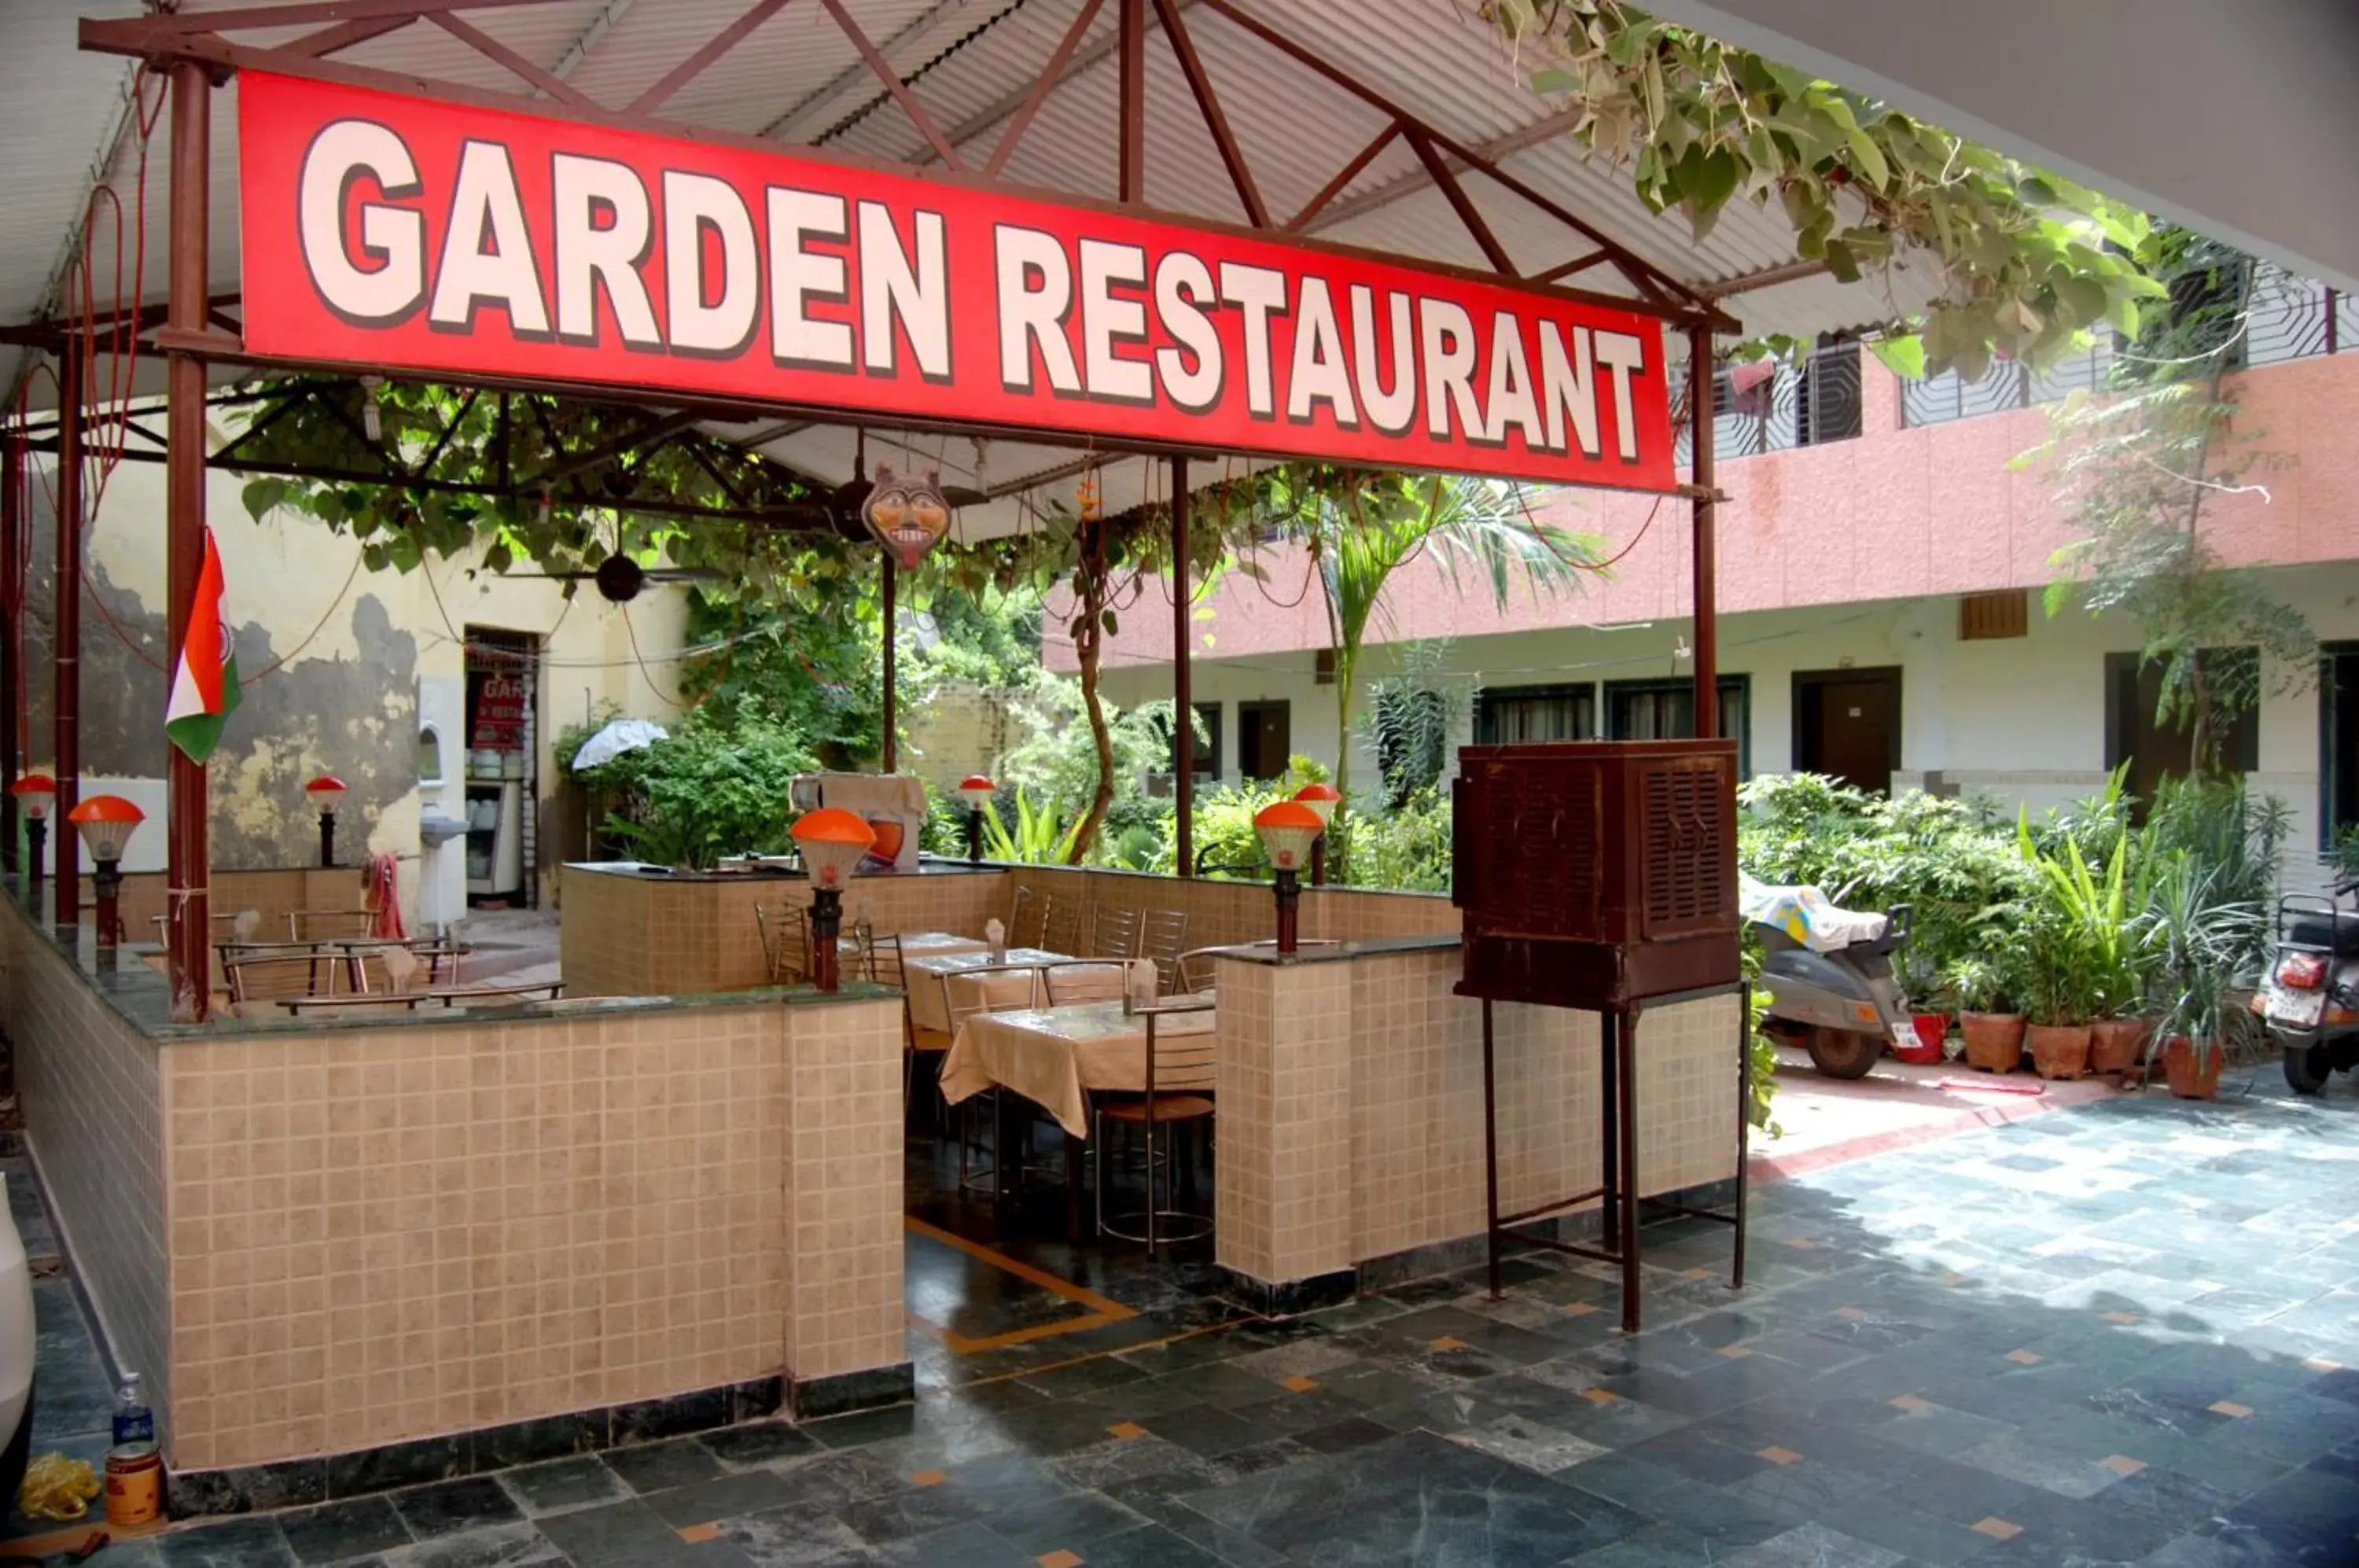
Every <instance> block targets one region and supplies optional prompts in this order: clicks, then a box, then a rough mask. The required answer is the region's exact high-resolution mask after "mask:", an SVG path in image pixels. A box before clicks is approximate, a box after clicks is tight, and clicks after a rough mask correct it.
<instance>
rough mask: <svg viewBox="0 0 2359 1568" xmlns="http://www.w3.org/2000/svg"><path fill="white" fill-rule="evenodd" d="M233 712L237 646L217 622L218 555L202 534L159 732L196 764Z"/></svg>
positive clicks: (219, 593)
mask: <svg viewBox="0 0 2359 1568" xmlns="http://www.w3.org/2000/svg"><path fill="white" fill-rule="evenodd" d="M236 711H237V645H236V643H235V642H234V641H233V640H232V639H231V637H230V631H229V626H228V624H227V623H225V622H224V621H223V619H222V566H221V552H220V551H219V550H215V549H214V548H213V531H212V529H211V528H207V529H206V530H205V564H204V570H202V571H201V572H198V573H197V596H196V600H195V602H194V603H193V604H190V606H189V631H188V637H187V638H186V639H185V640H184V641H182V643H181V644H180V662H179V666H178V668H176V669H175V670H173V672H172V701H171V702H170V704H169V705H168V707H167V708H166V709H165V712H164V733H165V734H166V735H169V736H171V738H172V744H173V745H174V746H179V748H180V750H181V751H182V752H183V753H184V754H186V755H187V757H188V758H189V760H190V761H191V762H194V763H199V764H202V763H203V762H204V761H205V760H206V759H207V758H209V757H212V754H213V747H215V746H219V745H220V744H221V733H222V724H223V722H224V721H226V720H227V719H228V718H229V716H230V714H232V713H235V712H236Z"/></svg>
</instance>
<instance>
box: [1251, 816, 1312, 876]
mask: <svg viewBox="0 0 2359 1568" xmlns="http://www.w3.org/2000/svg"><path fill="white" fill-rule="evenodd" d="M1326 831H1327V824H1326V823H1325V822H1321V821H1320V820H1319V813H1318V812H1317V811H1312V810H1311V809H1310V806H1309V805H1308V804H1306V803H1305V802H1303V801H1300V800H1280V801H1278V802H1277V804H1276V805H1274V806H1264V807H1263V808H1262V809H1261V811H1259V812H1258V813H1257V814H1256V816H1255V817H1254V832H1255V833H1258V834H1260V835H1261V846H1262V848H1263V849H1265V850H1266V851H1268V852H1269V863H1270V864H1271V865H1272V866H1277V868H1278V869H1279V870H1280V871H1299V870H1301V869H1302V867H1303V866H1305V865H1307V864H1308V863H1309V862H1310V846H1311V844H1314V843H1316V842H1317V841H1318V838H1319V835H1320V834H1321V833H1324V832H1326Z"/></svg>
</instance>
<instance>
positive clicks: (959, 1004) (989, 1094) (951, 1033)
mask: <svg viewBox="0 0 2359 1568" xmlns="http://www.w3.org/2000/svg"><path fill="white" fill-rule="evenodd" d="M1040 968H1041V966H1040V965H1039V964H983V965H980V966H978V967H976V968H973V969H961V970H957V971H955V972H952V973H948V974H942V975H935V976H934V979H935V980H936V982H937V983H939V984H940V986H941V995H942V1017H943V1018H944V1019H945V1020H946V1021H947V1022H948V1023H949V1025H950V1028H949V1029H946V1030H943V1031H940V1032H939V1033H938V1032H937V1031H935V1030H933V1029H920V1028H919V1027H918V1024H917V1018H916V1015H915V1013H914V1012H913V1013H912V1014H911V1015H910V1023H909V1045H910V1050H909V1055H908V1064H907V1066H906V1067H905V1068H904V1070H903V1074H902V1082H901V1098H902V1104H903V1105H904V1106H905V1107H906V1106H907V1105H908V1103H909V1100H910V1098H911V1097H912V1096H913V1095H914V1094H916V1092H917V1070H918V1055H919V1052H940V1053H942V1054H945V1055H947V1054H948V1052H949V1051H950V1049H951V1046H952V1045H953V1044H955V1043H956V1042H957V1040H958V1035H959V1029H960V1028H961V1027H962V1025H964V1024H965V1022H966V1021H967V1020H968V1019H969V1018H973V1017H975V1016H976V1015H978V1014H981V1013H1013V1012H1021V1011H1023V1010H1024V1009H1026V1008H1027V1007H1038V1006H1039V1005H1040ZM995 975H1023V976H1024V979H1025V984H1024V985H1022V986H1021V987H1020V988H1013V987H1011V988H1010V989H1016V990H1017V992H1018V994H1017V995H1016V996H1015V998H1014V999H1013V1000H1009V999H1008V998H1007V993H1006V990H1003V989H1002V988H1001V987H999V986H996V985H993V984H992V982H991V978H990V977H992V976H995ZM970 979H971V980H973V981H974V982H975V984H974V985H972V986H967V987H965V989H966V991H967V997H966V999H965V1000H964V1001H961V1000H960V996H959V993H960V989H961V986H962V983H963V982H965V981H967V980H970ZM998 1105H999V1091H998V1090H997V1089H995V1088H994V1089H986V1090H984V1092H983V1093H981V1094H971V1095H969V1096H968V1097H967V1098H966V1099H964V1100H962V1101H961V1102H960V1103H959V1105H957V1107H956V1109H957V1111H958V1113H959V1119H960V1127H959V1133H958V1146H959V1174H958V1181H959V1186H960V1187H961V1188H962V1189H964V1190H966V1191H968V1192H983V1191H987V1190H988V1189H989V1187H990V1184H991V1183H992V1182H993V1181H995V1179H996V1177H997V1176H998V1174H999V1171H998V1166H997V1164H996V1160H997V1158H998V1157H997V1154H996V1153H994V1155H993V1160H994V1161H995V1163H993V1164H990V1165H984V1166H980V1167H977V1166H975V1165H974V1164H973V1163H972V1162H971V1160H970V1159H969V1156H970V1155H972V1154H974V1153H979V1152H981V1151H982V1149H983V1148H984V1143H983V1139H982V1138H981V1137H980V1135H979V1134H978V1133H977V1132H976V1130H975V1128H976V1123H977V1121H978V1119H980V1121H982V1122H983V1123H984V1125H991V1124H994V1123H995V1122H996V1121H997V1119H998V1118H997V1115H996V1113H997V1108H998ZM986 1111H989V1112H991V1113H993V1114H991V1115H988V1116H986V1115H984V1114H983V1113H984V1112H986Z"/></svg>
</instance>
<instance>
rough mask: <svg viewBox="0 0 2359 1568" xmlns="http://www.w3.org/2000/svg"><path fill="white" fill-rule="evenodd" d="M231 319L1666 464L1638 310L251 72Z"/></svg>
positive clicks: (1445, 447)
mask: <svg viewBox="0 0 2359 1568" xmlns="http://www.w3.org/2000/svg"><path fill="white" fill-rule="evenodd" d="M238 113H239V135H238V144H239V146H238V156H239V174H240V179H241V182H242V183H241V189H240V199H241V202H242V214H241V216H242V219H243V231H244V232H243V238H244V245H245V342H246V347H247V349H248V350H249V352H251V353H253V354H256V355H258V356H262V357H266V358H273V359H288V360H306V361H333V362H342V363H344V364H349V365H360V366H368V367H372V368H377V367H382V368H388V369H397V370H408V371H418V372H422V373H426V374H429V375H436V376H448V377H451V378H452V379H464V378H466V377H469V376H485V377H501V378H518V377H527V378H537V379H543V380H547V381H550V382H557V383H568V384H573V385H577V386H592V385H594V386H601V387H615V388H617V389H622V390H638V391H645V392H648V393H653V394H665V395H670V396H675V397H683V396H684V397H719V398H730V399H753V400H760V401H765V402H774V403H782V404H791V405H799V406H803V407H810V408H828V409H834V410H841V411H843V412H845V413H851V414H857V415H863V416H869V417H874V418H876V419H884V420H890V419H896V418H900V419H931V420H944V421H953V422H958V423H962V424H965V423H971V424H977V425H984V426H993V427H998V428H1001V429H1006V430H1011V431H1030V432H1039V433H1043V434H1048V435H1051V436H1057V437H1063V438H1068V439H1071V440H1074V441H1087V440H1096V441H1108V442H1114V443H1120V442H1124V441H1133V440H1136V441H1168V442H1174V443H1180V444H1185V445H1189V446H1195V447H1202V448H1209V449H1213V450H1220V451H1231V452H1262V453H1269V454H1273V455H1282V456H1302V457H1314V458H1322V459H1328V460H1332V461H1335V462H1343V463H1365V464H1370V465H1375V466H1388V467H1408V468H1430V469H1442V470H1448V471H1451V472H1457V473H1467V474H1498V475H1504V476H1512V477H1517V478H1523V479H1531V480H1543V481H1554V482H1561V483H1566V484H1576V485H1610V486H1613V487H1615V488H1621V489H1642V490H1665V489H1669V488H1670V487H1671V485H1673V484H1674V480H1673V477H1672V473H1671V431H1670V419H1669V398H1668V397H1667V391H1666V385H1665V382H1666V377H1665V375H1664V362H1663V334H1662V331H1661V328H1660V326H1659V324H1658V322H1656V321H1652V320H1651V319H1649V318H1647V317H1645V316H1641V315H1638V314H1636V313H1634V312H1630V311H1625V310H1613V309H1608V308H1601V307H1598V306H1595V305H1592V304H1588V303H1584V302H1581V301H1577V300H1572V299H1566V298H1564V297H1562V296H1560V295H1554V294H1550V293H1548V292H1546V291H1544V290H1539V289H1519V288H1513V287H1508V286H1505V285H1501V284H1495V283H1491V282H1487V281H1482V280H1478V279H1474V278H1468V277H1465V276H1462V275H1459V274H1454V273H1450V272H1444V271H1439V270H1435V269H1432V268H1429V267H1415V266H1402V265H1398V264H1395V263H1391V262H1386V261H1382V260H1378V259H1375V258H1372V257H1368V256H1361V255H1355V254H1348V253H1343V252H1338V251H1335V250H1331V249H1326V248H1321V247H1315V246H1309V245H1292V244H1287V243H1284V242H1281V241H1277V240H1274V239H1269V238H1265V237H1260V236H1258V235H1256V234H1248V233H1245V232H1241V231H1236V230H1226V229H1200V228H1190V227H1186V226H1183V225H1180V224H1173V223H1153V222H1147V221H1144V220H1141V219H1138V218H1134V217H1130V216H1126V215H1124V214H1120V213H1115V212H1101V211H1098V210H1095V209H1093V208H1088V207H1072V206H1063V205H1058V204H1054V203H1050V202H1046V201H1034V200H1030V199H1024V198H1017V197H1014V196H1008V195H1003V194H1000V193H998V192H996V191H990V190H983V189H977V188H974V187H973V186H968V185H962V184H954V183H951V182H948V181H935V180H920V179H913V178H908V177H905V176H899V175H892V174H885V173H879V172H876V171H874V170H869V169H855V168H847V167H844V166H842V165H837V164H832V163H825V162H820V161H815V160H812V159H810V158H797V157H794V156H791V155H790V154H788V153H787V152H785V151H783V150H782V151H780V152H777V153H775V154H767V153H762V152H757V151H754V150H751V149H747V148H741V147H721V146H713V145H709V144H706V143H702V142H696V141H690V140H687V139H677V138H672V137H667V136H654V135H648V134H642V133H637V132H627V131H618V130H614V129H611V128H608V127H604V126H600V125H582V124H576V123H572V122H569V121H564V120H559V119H550V118H544V117H542V116H538V115H535V114H521V113H506V112H502V111H497V110H490V109H482V108H473V107H461V106H456V105H452V104H449V103H437V102H433V101H430V100H426V99H419V98H410V97H407V96H401V95H397V94H393V93H373V92H365V91H360V90H355V89H353V88H349V87H336V86H329V85H324V84H321V83H318V82H306V81H299V80H296V79H292V78H287V77H276V76H269V75H265V74H260V73H254V72H249V73H246V74H245V75H242V76H241V77H240V78H239V82H238Z"/></svg>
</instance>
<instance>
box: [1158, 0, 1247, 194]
mask: <svg viewBox="0 0 2359 1568" xmlns="http://www.w3.org/2000/svg"><path fill="white" fill-rule="evenodd" d="M1155 14H1156V16H1158V17H1160V18H1161V19H1162V22H1163V36H1164V37H1165V38H1169V40H1170V41H1171V52H1172V53H1173V54H1175V55H1177V56H1179V57H1180V72H1181V74H1183V75H1185V76H1186V77H1187V78H1188V91H1189V92H1190V93H1194V94H1195V97H1196V112H1197V113H1198V114H1201V115H1202V116H1203V117H1204V129H1206V130H1207V131H1210V132H1211V133H1212V146H1213V147H1217V148H1219V149H1220V154H1221V162H1222V164H1223V166H1224V167H1226V169H1228V171H1229V183H1231V184H1232V185H1234V186H1235V187H1236V188H1237V200H1238V201H1241V202H1243V203H1244V204H1245V217H1246V218H1247V220H1248V221H1250V222H1251V223H1252V224H1253V226H1254V227H1255V228H1256V229H1266V228H1268V227H1269V226H1270V223H1269V206H1268V204H1267V203H1266V202H1265V201H1262V199H1261V189H1260V187H1258V186H1256V184H1255V183H1254V177H1253V170H1252V169H1248V168H1247V167H1246V166H1245V149H1244V148H1243V147H1239V146H1238V145H1237V135H1236V132H1234V131H1233V130H1231V129H1230V128H1229V117H1228V116H1227V115H1226V114H1223V113H1222V112H1221V100H1220V98H1219V96H1218V95H1217V94H1216V93H1213V91H1212V77H1211V76H1210V75H1209V74H1207V73H1206V71H1205V70H1204V61H1203V58H1202V57H1201V56H1200V55H1199V54H1197V52H1196V40H1195V39H1194V38H1191V37H1190V36H1189V33H1188V24H1187V22H1186V21H1185V20H1183V19H1182V18H1181V16H1180V7H1179V5H1176V4H1175V3H1174V0H1155Z"/></svg>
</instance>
